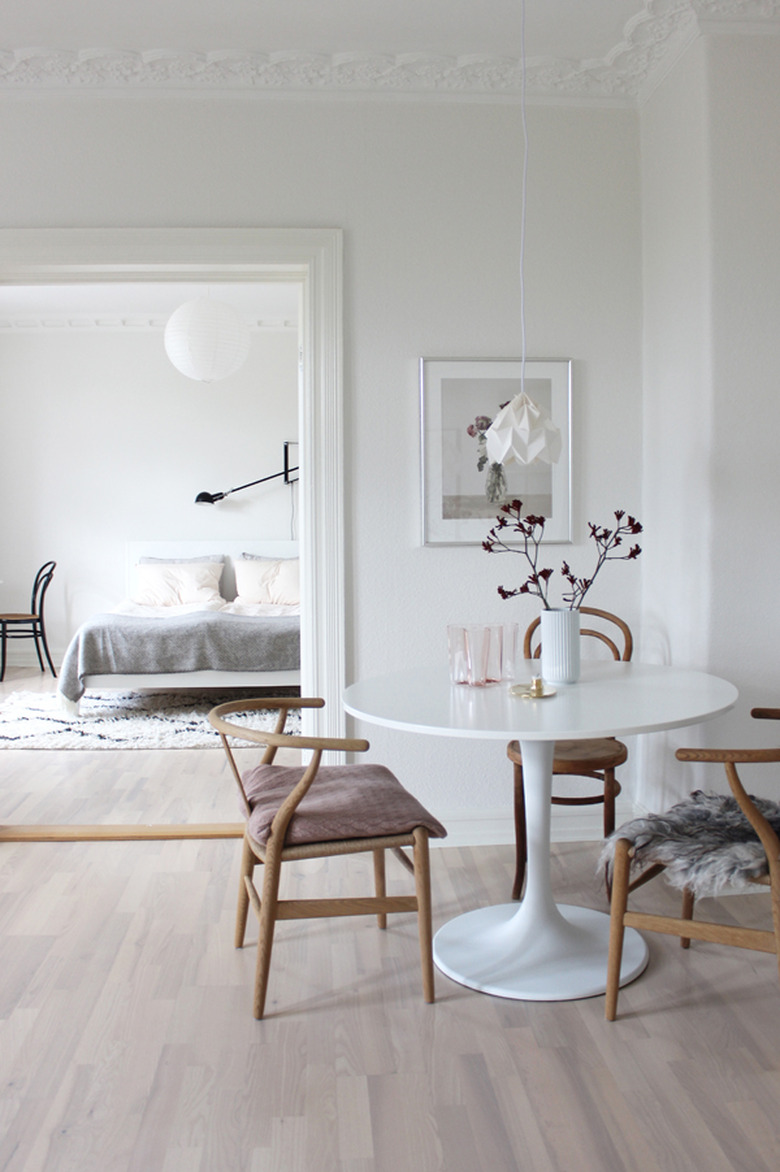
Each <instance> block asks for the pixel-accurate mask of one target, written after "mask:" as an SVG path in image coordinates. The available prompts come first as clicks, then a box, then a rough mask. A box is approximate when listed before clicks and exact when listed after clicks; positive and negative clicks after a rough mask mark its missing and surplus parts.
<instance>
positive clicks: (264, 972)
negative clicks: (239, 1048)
mask: <svg viewBox="0 0 780 1172" xmlns="http://www.w3.org/2000/svg"><path fill="white" fill-rule="evenodd" d="M281 871H282V864H281V860H280V859H279V858H274V859H270V860H269V858H266V861H265V863H264V864H263V895H262V900H261V903H260V915H259V931H258V937H257V964H256V966H255V991H254V1002H253V1005H252V1011H253V1013H254V1015H255V1017H256V1018H257V1019H258V1021H259V1020H260V1018H262V1016H263V1013H264V1011H265V995H266V992H267V990H268V974H269V972H270V970H271V950H272V948H273V945H274V928H275V927H276V907H277V904H278V902H279V877H280V875H281Z"/></svg>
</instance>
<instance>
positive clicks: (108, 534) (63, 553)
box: [0, 326, 298, 662]
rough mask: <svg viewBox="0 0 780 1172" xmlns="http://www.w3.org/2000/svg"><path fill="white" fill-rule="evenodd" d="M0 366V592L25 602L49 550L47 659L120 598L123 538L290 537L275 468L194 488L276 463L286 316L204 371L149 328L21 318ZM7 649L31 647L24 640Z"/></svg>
mask: <svg viewBox="0 0 780 1172" xmlns="http://www.w3.org/2000/svg"><path fill="white" fill-rule="evenodd" d="M0 378H2V382H3V385H4V386H5V387H7V388H13V391H12V393H6V395H5V397H4V407H3V422H4V436H5V441H4V451H3V464H2V478H3V484H4V490H5V491H6V492H7V493H8V494H9V495H10V497H11V498H12V499H13V507H12V508H8V509H6V510H4V516H3V523H2V524H3V548H2V554H3V557H2V572H0V578H2V579H3V584H2V586H0V591H1V592H2V593H1V594H0V597H2V598H3V600H5V601H6V602H7V603H8V605H11V600H12V599H14V598H16V599H18V600H19V602H18V603H15V604H14V605H15V606H16V605H22V604H23V600H24V598H25V597H26V596H27V595H29V589H30V583H31V581H32V576H33V573H34V571H35V570H36V569H37V568H38V566H39V565H40V564H41V563H42V562H43V561H45V560H47V559H48V558H53V559H54V560H55V561H56V562H57V572H56V576H55V580H54V584H53V585H52V587H51V589H50V591H49V595H48V597H47V625H48V628H49V635H50V644H51V647H52V653H53V655H54V656H55V661H56V660H57V659H58V658H59V657H60V656H61V654H62V653H63V651H64V649H65V647H66V646H67V641H68V639H69V638H70V636H71V635H72V633H73V631H74V630H75V628H76V627H77V626H78V625H79V624H80V623H81V622H83V621H84V619H85V618H87V617H88V616H89V615H91V614H94V613H95V612H96V611H100V610H105V609H107V608H108V607H110V606H113V605H114V604H115V603H117V602H118V601H119V600H120V599H121V598H123V597H125V595H126V593H127V590H126V565H125V543H126V542H128V541H140V540H156V541H166V540H172V539H176V540H197V539H207V538H208V539H210V538H217V539H218V538H221V537H224V538H226V539H232V538H237V539H241V538H255V539H256V538H260V537H269V538H276V537H279V538H286V537H289V536H290V535H291V533H290V525H291V505H292V500H291V496H292V493H293V492H295V493H296V495H297V489H290V488H289V487H284V486H283V485H282V484H281V482H272V484H270V485H263V486H258V488H256V489H248V490H246V491H245V492H242V493H239V494H237V495H236V496H235V497H230V498H228V500H227V501H224V502H222V503H221V504H219V505H212V506H202V505H197V506H196V505H195V504H194V500H195V496H196V494H197V493H198V492H199V491H201V490H206V491H208V492H217V491H224V490H225V489H229V488H232V487H234V486H236V485H239V484H246V483H247V482H248V481H251V480H256V479H258V478H259V477H260V476H265V475H267V474H270V473H272V472H278V471H279V470H281V468H282V443H283V441H284V440H285V439H295V437H296V436H297V414H298V402H297V385H298V338H297V332H296V331H295V330H294V329H293V330H281V329H280V330H255V331H254V332H253V334H252V345H251V349H250V354H249V358H248V359H247V362H246V364H245V365H244V366H243V367H242V369H241V370H240V371H238V372H237V373H236V374H234V375H232V376H231V377H230V378H228V379H225V380H223V381H222V382H220V383H213V384H205V383H198V382H194V381H193V380H192V379H188V378H185V377H184V376H183V375H182V374H180V373H179V372H178V371H177V370H175V369H174V367H173V366H172V365H171V363H170V362H169V361H168V358H167V357H166V355H165V351H164V348H163V338H162V332H161V331H160V330H151V329H150V330H143V331H141V330H138V331H136V330H133V329H130V328H125V329H114V330H112V329H105V330H104V329H101V328H87V329H83V328H82V329H78V328H71V329H68V328H65V327H62V326H60V327H56V328H55V327H52V328H50V329H39V330H32V331H30V330H27V331H21V330H19V331H18V332H10V333H6V334H5V335H3V336H2V337H0ZM9 437H13V441H11V440H10V438H9ZM12 651H13V652H14V653H15V659H16V661H17V662H33V661H34V652H32V644H30V643H19V644H17V645H16V647H13V648H12ZM31 654H32V655H33V659H32V660H31V659H30V656H31ZM25 657H26V658H25ZM10 661H11V662H13V661H14V659H10Z"/></svg>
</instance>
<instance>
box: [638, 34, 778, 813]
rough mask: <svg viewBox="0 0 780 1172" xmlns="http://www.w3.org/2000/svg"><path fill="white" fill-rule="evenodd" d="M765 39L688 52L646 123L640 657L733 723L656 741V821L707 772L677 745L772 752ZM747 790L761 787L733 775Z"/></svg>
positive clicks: (771, 369) (720, 42)
mask: <svg viewBox="0 0 780 1172" xmlns="http://www.w3.org/2000/svg"><path fill="white" fill-rule="evenodd" d="M779 102H780V42H778V39H777V38H776V37H738V36H717V37H713V38H710V39H707V40H703V41H700V42H698V43H697V44H696V45H695V46H694V47H693V49H692V50H691V51H690V52H689V53H688V54H687V55H686V57H685V58H684V59H683V61H681V62H680V63H679V65H678V67H677V68H676V70H675V71H674V72H673V74H672V75H671V76H670V77H669V78H668V79H667V81H666V83H665V85H664V86H663V87H662V89H661V90H659V91H658V93H657V94H656V95H654V97H653V98H652V99H651V101H650V102H649V103H648V105H647V106H646V107H645V109H644V110H643V112H642V173H643V209H644V270H645V282H644V309H645V345H644V349H645V377H644V383H645V386H644V397H645V402H644V428H645V434H644V496H643V505H642V509H643V514H644V517H645V519H646V521H647V522H648V533H647V537H646V541H645V547H646V558H645V561H644V565H643V571H644V577H643V581H644V594H643V604H644V609H643V623H642V643H641V649H642V654H643V657H644V658H648V659H656V660H658V661H660V662H674V663H677V664H680V665H683V666H692V667H698V668H703V669H705V670H710V671H713V672H715V673H716V674H721V675H723V676H726V677H727V678H729V679H730V680H732V681H733V682H734V683H735V684H737V686H738V687H739V689H740V700H739V704H738V705H737V707H736V708H735V709H734V711H733V712H732V713H730V714H728V715H727V716H726V717H723V718H721V719H720V720H717V721H713V722H711V723H708V724H706V725H703V726H700V727H699V728H697V729H687V730H683V731H681V732H678V733H674V734H670V735H669V736H668V737H666V738H656V739H654V741H653V744H652V748H651V749H649V751H648V753H647V758H646V760H645V761H644V762H643V764H644V770H643V778H644V780H643V785H642V787H641V789H640V791H639V792H638V798H639V800H640V801H641V802H642V803H643V804H644V805H647V806H649V807H651V808H654V809H658V808H661V807H662V806H664V805H667V804H668V803H669V802H670V801H671V800H674V799H676V798H679V797H681V796H683V795H684V794H685V793H686V792H688V791H689V790H690V789H692V788H694V787H695V786H697V785H701V786H708V787H712V788H718V789H721V790H724V789H725V788H726V785H725V778H724V777H723V776H722V774H721V773H720V772H719V771H716V770H713V769H708V770H705V769H703V768H696V769H694V768H693V767H685V768H684V767H682V766H681V765H679V764H677V763H676V762H675V761H674V759H673V755H672V753H673V750H674V748H675V747H677V746H679V745H680V744H688V745H690V744H699V743H703V744H709V745H721V746H723V745H740V744H744V745H757V744H760V743H767V744H772V743H774V744H776V743H777V726H776V724H772V723H766V724H763V725H762V724H756V722H754V721H751V719H750V708H751V706H752V705H755V704H761V705H765V706H766V705H773V704H774V705H777V703H778V685H777V669H776V659H777V652H776V644H777V633H778V632H777V624H776V623H774V622H773V620H772V619H771V615H772V613H773V610H774V605H773V604H774V595H775V583H776V581H777V579H778V574H780V553H778V548H777V542H776V541H775V540H774V537H775V534H776V531H777V509H776V498H777V484H778V474H777V455H776V449H777V439H776V437H777V435H778V430H779V428H780V406H779V405H778V396H777V390H776V384H777V376H776V366H777V362H776V355H775V337H776V332H777V320H778V310H780V293H779V291H778V283H777V272H778V270H779V268H780V235H779V234H778V231H777V204H776V193H777V189H778V182H779V181H780V143H779V142H778V135H777V128H776V118H775V117H774V112H775V111H776V110H777V108H778V103H779ZM746 776H747V777H748V778H749V780H750V784H751V785H752V786H753V788H754V789H757V790H759V791H761V790H762V789H765V790H766V792H768V793H769V792H771V791H772V788H773V786H772V783H771V780H766V779H765V777H764V776H763V775H762V774H761V773H760V772H756V771H754V772H753V773H752V774H750V773H749V772H747V773H746Z"/></svg>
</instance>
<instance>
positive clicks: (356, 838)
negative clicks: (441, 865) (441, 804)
mask: <svg viewBox="0 0 780 1172" xmlns="http://www.w3.org/2000/svg"><path fill="white" fill-rule="evenodd" d="M322 705H323V701H322V700H321V699H319V698H301V699H299V698H298V697H292V698H291V697H285V698H270V699H269V698H267V697H263V698H261V699H257V700H248V701H247V700H244V701H235V702H232V703H227V704H220V705H219V706H218V707H217V708H215V709H213V710H212V712H211V713H210V714H209V720H210V721H211V723H212V724H213V725H214V727H215V728H216V729H217V730H218V732H219V734H220V737H221V740H222V745H223V747H224V749H225V752H226V754H227V758H228V761H229V764H230V769H231V772H232V774H233V776H234V778H235V780H236V782H237V784H238V788H239V793H240V797H241V805H242V810H243V813H244V817H245V819H246V827H245V832H244V848H243V857H242V863H241V883H240V888H239V894H238V908H237V912H236V928H235V945H236V947H237V948H241V947H242V946H243V943H244V937H245V934H246V922H247V915H248V911H249V907H250V906H251V907H252V909H253V911H254V913H255V914H256V916H257V919H258V923H259V936H258V942H257V962H256V970H255V986H254V1000H253V1010H254V1015H255V1017H256V1018H261V1017H262V1016H263V1014H264V1012H265V1002H266V993H267V988H268V976H269V971H270V964H271V949H272V946H273V939H274V929H275V926H276V923H277V921H278V920H290V919H308V918H312V917H321V916H337V915H338V916H345V915H346V916H357V915H368V914H371V913H373V914H375V915H376V916H377V922H378V924H379V927H380V928H385V927H386V926H387V915H388V913H391V912H416V913H417V920H418V935H419V947H420V958H421V963H422V975H423V996H424V999H425V1000H426V1001H428V1002H431V1001H433V999H434V986H433V948H432V918H431V878H430V863H429V855H428V839H429V837H433V838H443V837H444V836H445V835H446V833H447V832H446V830H445V829H444V827H443V826H442V825H441V823H440V822H438V821H437V819H436V818H434V817H433V815H431V814H429V813H428V811H427V810H426V809H425V808H424V806H422V805H421V803H420V802H419V801H418V800H417V799H416V798H415V797H414V796H413V795H412V794H411V793H409V791H408V790H406V789H404V787H403V786H402V785H401V783H400V781H399V780H398V779H397V778H396V777H395V776H394V775H393V774H392V773H391V772H390V770H389V769H387V768H385V767H384V766H383V765H374V764H365V763H359V764H345V765H322V763H321V761H322V754H323V753H324V752H326V751H337V752H340V753H364V752H365V751H366V750H367V749H368V748H369V745H368V741H364V740H361V739H358V738H346V737H310V736H293V735H290V734H287V733H285V732H284V728H285V723H286V720H287V717H288V714H289V712H290V710H291V709H294V708H298V707H301V708H304V707H318V708H319V707H322ZM269 708H270V709H278V710H279V716H278V718H277V721H276V725H275V729H274V731H273V732H264V731H262V730H260V729H258V728H248V727H246V726H245V725H242V724H238V723H236V721H235V719H233V720H231V717H233V718H235V717H237V716H239V715H240V714H248V713H252V712H255V711H258V710H261V709H269ZM242 742H243V743H244V744H246V743H251V744H255V745H259V746H261V747H262V748H263V750H264V751H263V753H262V757H261V760H260V763H259V764H258V765H256V766H255V767H254V768H252V769H242V768H240V767H239V764H238V762H237V760H236V756H235V752H234V747H235V746H237V745H240V744H241V743H242ZM282 748H287V749H300V750H305V751H308V752H309V753H310V758H309V760H308V762H307V763H306V764H305V765H295V766H290V765H277V764H276V763H275V758H276V755H277V751H278V750H279V749H282ZM407 848H411V852H412V854H411V857H410V856H409V855H408V854H407V853H406V850H407ZM387 850H391V851H392V852H393V853H394V854H395V855H396V856H397V857H398V858H399V859H400V861H401V862H402V863H403V864H404V866H405V867H406V868H407V869H408V870H409V871H411V872H412V874H413V875H414V879H415V894H414V895H394V896H389V895H388V894H387V888H386V880H385V852H386V851H387ZM361 853H370V854H372V855H373V864H374V866H373V870H374V895H373V896H363V897H338V898H322V897H321V898H317V899H280V898H279V880H280V875H281V870H282V865H283V864H284V863H286V862H289V861H292V860H297V859H312V858H325V857H329V856H336V855H348V854H361ZM258 864H262V867H263V881H262V885H261V890H260V891H258V889H257V887H256V886H255V883H254V871H255V868H256V866H257V865H258Z"/></svg>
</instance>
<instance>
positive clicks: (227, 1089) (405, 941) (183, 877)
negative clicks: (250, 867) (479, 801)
mask: <svg viewBox="0 0 780 1172" xmlns="http://www.w3.org/2000/svg"><path fill="white" fill-rule="evenodd" d="M36 675H37V673H32V677H33V682H38V683H39V686H42V685H41V684H40V682H39V681H36V680H35V679H34V677H35V676H36ZM43 682H44V683H46V678H44V681H43ZM29 683H30V679H29V678H28V677H25V676H24V675H23V673H21V669H18V668H11V669H9V675H8V677H7V678H6V680H5V681H4V683H3V684H2V685H0V696H2V695H3V694H7V692H9V691H12V690H13V688H14V686H16V687H18V688H22V689H25V690H27V689H29ZM509 780H511V779H509ZM410 784H412V785H413V783H412V782H410ZM507 800H508V801H509V800H510V794H509V784H508V787H507ZM236 818H237V807H236V800H235V793H234V783H233V782H232V779H231V778H230V777H229V775H228V774H227V773H226V771H225V768H224V764H223V762H222V756H221V753H219V752H218V751H213V750H205V751H200V752H199V751H195V750H175V751H174V750H158V751H132V750H121V751H104V752H78V751H68V752H56V751H51V750H49V751H46V752H32V751H27V750H5V751H2V752H0V822H3V821H6V822H11V821H14V822H18V821H36V820H37V821H40V822H46V823H49V822H56V821H58V820H61V821H62V822H70V823H82V822H92V821H99V822H107V823H113V822H121V821H127V822H134V823H139V822H163V821H166V820H168V821H179V820H183V819H186V820H188V821H197V822H213V821H226V822H232V821H235V820H236ZM597 853H598V847H597V846H596V845H595V844H593V843H565V844H559V845H556V846H555V847H554V848H553V855H552V876H553V887H554V890H555V893H556V897H557V898H558V899H560V900H561V901H562V902H571V903H583V904H587V905H589V906H591V907H596V908H599V909H601V910H606V906H607V903H606V897H605V893H604V890H603V885H602V883H601V878H600V876H599V875H598V874H597V873H596V859H597ZM431 854H432V857H431V870H432V884H433V905H434V927H435V928H436V927H438V926H439V925H440V924H441V923H443V922H444V921H446V920H447V919H449V918H451V917H452V916H454V915H457V914H458V913H460V912H462V911H468V910H470V909H471V908H474V907H477V906H480V905H481V904H487V903H504V902H508V892H509V890H510V888H511V880H512V874H513V851H512V850H511V848H509V847H505V846H503V847H478V848H473V849H467V848H460V847H447V846H446V845H444V846H442V847H441V848H436V849H434V850H433V851H432V852H431ZM239 855H240V845H239V843H237V842H236V841H230V840H227V841H225V840H214V841H157V842H120V843H73V842H71V843H10V842H9V843H0V949H2V952H0V959H1V961H2V963H1V965H0V1169H2V1170H3V1172H227V1170H230V1172H232V1170H233V1169H236V1170H237V1172H238V1170H240V1172H253V1170H261V1172H269V1170H270V1172H331V1170H332V1172H483V1170H484V1172H503V1170H505V1169H507V1170H517V1172H701V1169H704V1168H706V1169H707V1172H735V1170H736V1172H764V1170H769V1169H773V1170H774V1169H776V1168H777V1166H778V1152H779V1151H780V1059H779V1058H778V1055H780V1012H779V1011H780V985H779V983H778V978H777V962H776V959H775V957H773V956H770V955H762V954H758V953H749V952H738V951H737V950H730V949H727V948H725V947H723V946H715V945H707V944H697V943H694V944H693V945H692V947H691V948H690V949H689V950H687V951H686V950H682V949H681V948H680V947H679V943H678V942H677V941H676V940H674V939H673V938H661V937H657V936H653V937H649V940H650V964H649V966H648V969H647V971H646V972H645V973H644V974H643V975H642V976H641V977H640V978H639V979H638V980H636V981H635V982H633V983H632V984H631V985H629V986H628V987H626V988H625V989H624V990H622V992H621V997H620V1004H619V1009H620V1015H619V1018H618V1020H617V1021H616V1022H614V1023H607V1022H605V1021H604V1000H603V998H602V997H594V998H589V999H587V1000H583V1001H570V1002H549V1003H544V1002H520V1001H512V1000H509V999H501V998H494V997H487V996H484V995H482V994H479V993H476V992H474V991H473V990H470V989H466V988H464V987H463V986H461V985H458V984H456V983H454V982H452V981H449V980H448V979H447V978H446V977H444V976H443V975H442V974H441V973H439V972H438V971H437V973H436V977H435V980H436V994H437V1001H436V1004H434V1005H425V1004H424V1002H423V1001H422V992H421V976H420V968H419V956H418V945H417V932H416V923H415V918H414V917H413V916H400V917H390V921H389V925H390V926H389V927H388V929H387V930H386V931H384V932H383V931H380V930H379V929H378V928H377V926H376V922H375V920H374V919H373V918H372V917H365V918H360V919H354V920H321V921H312V922H309V923H306V922H295V921H290V922H287V923H282V924H280V925H278V928H277V937H276V944H275V948H274V956H273V961H272V967H271V978H270V986H269V997H268V1010H267V1011H268V1014H269V1016H268V1017H267V1018H266V1019H265V1020H264V1021H262V1022H256V1021H254V1019H253V1018H252V1015H251V987H252V981H253V974H254V959H255V958H254V944H255V940H256V926H255V924H254V922H253V921H252V920H251V919H250V924H249V929H248V933H247V943H246V947H245V948H243V949H239V950H236V949H234V948H233V945H232V938H233V918H234V912H235V899H236V894H237V890H238V873H239ZM371 879H372V876H371V864H370V860H361V859H357V858H349V859H336V860H311V861H304V862H301V863H300V864H296V865H295V866H294V867H292V868H290V870H289V871H288V872H287V874H286V876H285V880H284V883H285V887H284V893H283V894H285V895H289V896H294V895H301V896H304V897H305V896H307V895H308V896H318V895H321V894H324V893H325V892H326V891H327V892H334V893H335V894H339V895H343V894H346V893H349V892H359V891H363V890H364V889H365V888H366V886H370V884H371ZM408 879H409V877H408V876H407V875H406V873H405V872H404V871H403V870H402V868H400V867H399V866H398V864H397V862H396V861H395V860H392V859H391V860H389V861H388V886H389V888H390V890H392V891H396V890H398V891H401V890H406V889H407V886H408ZM640 899H641V900H646V902H647V903H648V905H649V904H653V905H654V906H656V907H659V909H660V910H663V911H667V912H672V911H674V910H675V909H676V908H677V906H678V897H677V896H676V894H675V893H673V892H671V891H669V892H665V891H664V888H663V886H661V885H652V888H651V889H648V890H647V892H646V893H645V892H643V893H641V894H640ZM719 904H720V905H721V908H722V909H723V910H725V912H726V914H727V915H728V916H730V917H731V918H732V919H733V921H734V922H735V923H744V924H747V925H749V926H753V925H755V924H759V923H762V922H764V919H765V915H766V905H767V901H766V899H764V898H763V897H762V896H760V895H752V896H749V897H739V898H731V899H727V900H722V901H719ZM700 910H701V911H706V910H707V909H706V905H704V901H702V908H701V909H700Z"/></svg>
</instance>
